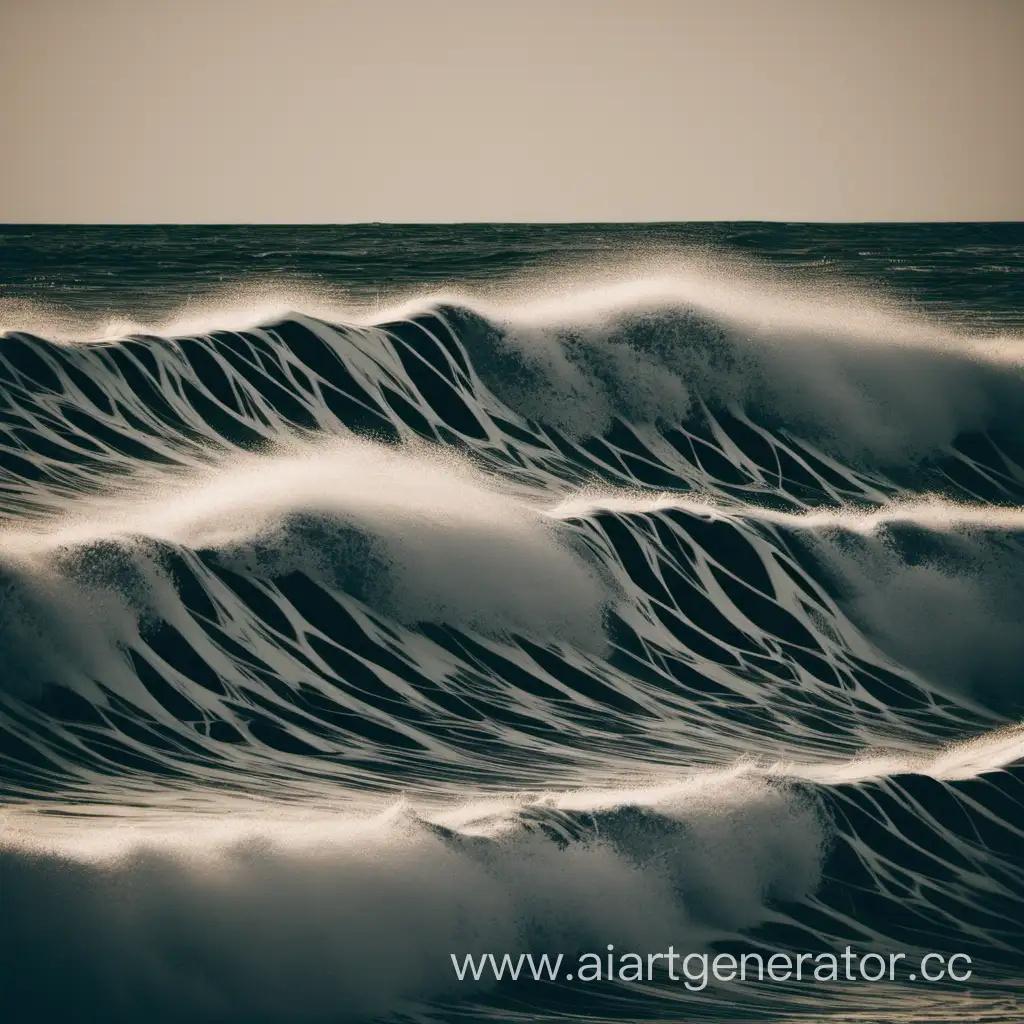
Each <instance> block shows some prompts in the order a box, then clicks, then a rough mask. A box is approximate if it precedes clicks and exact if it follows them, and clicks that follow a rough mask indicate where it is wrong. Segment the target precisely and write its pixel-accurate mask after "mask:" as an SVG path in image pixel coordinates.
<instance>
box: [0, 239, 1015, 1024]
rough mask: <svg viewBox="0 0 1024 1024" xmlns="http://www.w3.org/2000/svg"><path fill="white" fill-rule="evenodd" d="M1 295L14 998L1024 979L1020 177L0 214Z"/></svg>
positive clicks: (863, 1010)
mask: <svg viewBox="0 0 1024 1024" xmlns="http://www.w3.org/2000/svg"><path fill="white" fill-rule="evenodd" d="M0 333H2V337H0V416H2V425H0V782H2V795H0V800H2V804H0V822H2V836H0V945H2V950H0V965H2V966H0V996H2V999H3V1005H4V1007H5V1017H4V1019H5V1020H7V1021H10V1022H11V1024H35V1022H43V1021H47V1022H48V1021H57V1022H75V1024H88V1022H103V1024H116V1022H133V1024H134V1022H138V1021H146V1022H151V1024H179V1022H182V1024H184V1022H189V1024H219V1022H238V1024H242V1022H244V1024H320V1022H324V1024H328V1022H330V1024H336V1022H337V1024H349V1022H352V1024H358V1022H369V1021H381V1022H383V1021H404V1022H410V1024H411V1022H414V1021H415V1022H418V1024H429V1022H435V1024H441V1022H445V1024H448V1022H452V1024H454V1022H472V1021H494V1022H497V1021H502V1022H510V1021H517V1022H526V1021H550V1022H555V1021H563V1022H564V1021H593V1022H599V1021H609V1022H611V1021H621V1022H627V1021H628V1022H636V1021H665V1022H668V1021H687V1022H700V1021H723V1022H740V1021H749V1022H769V1021H805V1022H853V1021H858V1022H862V1024H863V1022H878V1024H882V1022H891V1021H893V1022H894V1021H908V1022H909V1021H915V1022H916V1021H933V1022H939V1021H965V1022H966V1021H991V1022H999V1024H1006V1022H1010V1021H1014V1020H1020V1019H1021V1018H1022V1014H1024V1009H1022V997H1024V981H1022V979H1024V729H1022V728H1021V720H1022V716H1024V670H1022V667H1021V666H1022V665H1024V432H1022V429H1021V427H1022V423H1024V226H1022V225H1020V224H930V225H914V224H905V225H895V224H893V225H884V224H883V225H823V224H822V225H801V224H760V223H749V224H741V223H730V224H653V225H609V224H600V225H441V226H400V225H388V224H371V225H352V226H312V227H309V226H307V227H292V226H201V227H197V226H142V227H129V226H122V227H101V226H67V227H58V226H6V227H0ZM669 949H672V950H674V951H677V952H678V953H679V954H680V955H681V956H690V957H693V959H691V960H689V961H688V964H689V965H690V966H689V968H688V969H689V970H690V971H691V973H690V974H679V975H678V976H676V977H672V976H670V974H669V973H668V971H667V969H665V968H666V962H665V961H655V965H656V967H657V969H656V970H653V971H651V970H648V972H647V975H644V976H643V977H636V976H634V975H631V974H629V972H627V971H624V970H623V969H622V965H623V964H625V963H626V962H627V961H629V957H630V956H634V957H636V958H637V960H638V961H642V962H643V963H647V964H648V966H650V965H649V962H648V959H647V958H648V957H649V956H650V955H657V954H663V953H665V951H667V950H669ZM850 949H852V950H853V951H854V952H856V953H857V954H858V955H859V956H861V957H863V958H864V959H863V963H864V964H865V965H868V964H869V959H868V958H869V957H870V956H874V957H875V959H874V960H871V961H870V968H866V969H865V971H863V972H859V968H858V969H857V970H855V971H854V973H853V975H848V974H843V973H840V975H839V976H838V977H831V978H830V977H827V976H824V975H822V974H819V975H818V976H815V977H809V976H808V975H809V973H810V968H809V967H807V968H805V974H804V976H803V977H801V978H799V979H798V978H796V977H795V976H793V975H792V974H791V973H789V974H786V977H781V973H785V972H780V975H779V976H775V975H769V976H765V977H764V978H763V980H756V979H752V978H747V980H737V979H729V978H721V977H719V976H717V975H716V976H714V977H712V978H711V979H710V981H708V980H707V978H706V977H705V981H706V982H707V983H706V984H700V983H699V982H698V981H696V980H695V979H696V978H697V974H695V973H692V972H693V971H696V970H697V968H698V967H699V966H700V965H701V964H702V963H705V964H706V962H707V960H701V958H702V957H704V958H710V960H712V961H713V960H714V959H715V958H716V957H719V958H721V957H725V958H726V959H728V958H729V957H732V958H734V959H736V960H738V959H739V958H741V957H743V956H747V957H748V958H749V962H750V963H751V964H756V957H761V958H762V959H763V960H764V961H768V960H769V958H770V957H772V956H775V955H780V956H783V957H784V958H788V960H790V961H795V960H796V959H797V957H798V955H800V954H806V955H807V960H806V961H804V962H805V963H810V964H827V963H828V962H829V960H828V958H829V957H832V958H833V959H834V958H835V957H836V956H839V955H841V954H843V953H844V951H847V950H850ZM487 954H492V955H493V956H494V957H495V961H496V962H500V961H501V959H502V957H503V956H504V955H505V954H508V955H509V957H510V958H511V959H510V961H509V963H510V964H512V963H514V962H518V958H519V957H520V955H525V954H530V955H531V956H533V957H537V958H539V957H540V956H541V955H543V954H548V955H549V957H550V958H551V959H552V960H553V959H554V958H555V957H557V956H559V955H561V956H562V957H563V958H564V960H563V967H562V968H561V973H560V974H559V976H558V977H557V978H551V977H550V976H548V977H545V978H542V979H539V980H534V978H533V977H531V976H528V975H529V970H528V969H527V970H525V971H523V972H521V973H520V976H519V977H518V978H513V977H511V968H510V969H509V970H508V971H506V972H505V973H504V975H503V976H502V977H501V978H500V979H495V978H494V977H493V976H492V974H493V972H491V974H489V973H488V972H487V971H482V972H477V973H478V974H479V977H477V978H473V977H472V976H465V977H462V978H461V979H460V976H459V974H460V970H459V967H458V965H459V964H460V963H461V964H464V963H465V961H464V958H465V957H466V956H473V957H483V956H486V955H487ZM598 954H599V956H598ZM928 954H933V959H932V961H931V963H932V965H935V964H939V965H941V966H943V967H945V966H948V967H949V971H948V972H946V971H942V972H940V973H941V974H942V976H941V977H938V976H935V977H933V976H932V975H929V974H928V973H927V972H924V971H923V970H922V969H923V968H924V966H925V958H926V956H927V955H928ZM587 956H591V957H593V958H594V960H593V961H591V962H594V961H596V962H597V963H598V964H599V965H600V970H599V972H598V974H599V976H598V977H592V978H586V979H584V977H583V972H582V970H581V969H580V967H579V965H582V963H583V962H584V960H583V958H585V957H587ZM893 956H895V957H896V958H897V961H898V963H897V961H893V960H891V958H892V957H893ZM958 956H959V959H958V960H954V958H955V957H958ZM821 958H823V959H821ZM936 958H938V959H936ZM613 960H614V963H613ZM606 961H607V963H608V970H605V969H604V964H605V963H606ZM629 962H633V961H629ZM668 962H669V963H670V962H671V961H668ZM954 962H955V963H957V964H958V968H957V971H958V973H954V969H953V964H954ZM481 963H482V961H481ZM840 964H842V961H840ZM876 964H884V965H887V967H888V969H889V970H888V973H887V974H886V975H885V976H884V977H880V978H879V979H878V980H874V975H875V974H876V973H877V971H876V969H875V965H876ZM894 964H896V966H895V967H894V966H893V965H894ZM965 965H969V971H968V976H967V977H964V975H963V971H964V968H965ZM752 969H753V968H752ZM574 970H575V972H576V974H577V975H578V976H574V977H573V978H571V979H570V978H569V974H570V973H572V972H573V971H574ZM679 970H682V969H681V968H679ZM840 970H842V968H840ZM462 973H463V974H465V971H463V972H462ZM471 973H472V972H471ZM648 975H649V976H648ZM687 979H689V980H690V983H689V984H687Z"/></svg>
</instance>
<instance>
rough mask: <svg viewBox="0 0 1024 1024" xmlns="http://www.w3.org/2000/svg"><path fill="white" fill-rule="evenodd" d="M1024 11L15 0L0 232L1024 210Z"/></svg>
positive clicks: (1019, 4)
mask: <svg viewBox="0 0 1024 1024" xmlns="http://www.w3.org/2000/svg"><path fill="white" fill-rule="evenodd" d="M1022 53H1024V0H0V140H2V143H0V144H2V151H0V222H17V221H50V222H66V221H93V222H118V221H136V222H154V221H160V222H170V221H186V222H190V221H192V222H204V221H205V222H209V221H214V222H222V223H224V222H260V221H265V222H274V221H277V222H293V223H303V222H322V221H327V222H351V221H370V220H381V221H420V222H425V221H598V220H618V221H622V220H636V221H644V220H706V219H724V220H733V219H764V220H935V219H937V220H972V219H979V220H981V219H996V220H1000V219H1002V220H1016V219H1024V115H1022V109H1024V60H1022V58H1021V54H1022Z"/></svg>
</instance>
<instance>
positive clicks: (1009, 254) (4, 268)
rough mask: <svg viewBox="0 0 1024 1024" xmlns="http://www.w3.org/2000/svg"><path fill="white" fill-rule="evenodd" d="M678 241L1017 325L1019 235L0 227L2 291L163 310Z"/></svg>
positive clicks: (364, 287)
mask: <svg viewBox="0 0 1024 1024" xmlns="http://www.w3.org/2000/svg"><path fill="white" fill-rule="evenodd" d="M678 247H687V248H689V247H696V248H699V249H707V250H711V251H714V252H729V253H735V254H741V255H743V256H748V257H752V258H754V259H756V260H758V261H765V262H766V263H768V264H769V265H770V266H773V267H777V268H785V269H787V270H790V271H797V272H800V273H802V274H805V275H807V276H809V277H811V278H812V279H814V280H817V281H822V282H826V283H827V282H828V281H830V280H835V279H842V280H854V281H858V282H861V283H864V284H867V285H870V286H873V287H877V288H880V289H883V290H885V291H888V292H892V293H895V294H897V295H898V296H899V297H900V298H901V299H902V300H903V301H904V302H905V303H907V304H908V305H911V306H924V307H926V308H928V309H931V310H935V311H936V312H939V313H941V314H942V315H943V316H945V317H947V318H949V319H951V320H954V321H957V322H964V323H969V324H970V325H971V327H972V329H975V330H979V331H992V330H998V329H1003V328H1019V327H1020V326H1021V325H1022V313H1021V293H1022V291H1024V278H1022V276H1021V275H1022V274H1024V256H1022V253H1024V225H1021V224H1017V223H1007V224H998V223H996V224H839V225H835V224H774V223H772V224H766V223H724V224H722V223H707V224H651V225H634V224H585V225H561V224H552V225H533V224H455V225H433V224H424V225H394V224H355V225H342V226H335V225H313V226H310V225H305V226H291V225H229V226H213V225H211V226H198V227H197V226H194V225H140V226H133V227H127V226H122V227H109V226H102V225H99V226H90V225H82V226H75V227H66V226H48V225H6V226H0V296H5V297H10V298H29V299H42V300H44V301H46V302H47V303H54V304H60V305H65V304H66V305H67V306H69V307H71V308H74V309H79V310H96V311H99V312H101V313H103V314H110V313H128V312H131V313H132V314H134V315H136V316H146V315H153V314H163V313H165V312H167V311H168V310H170V309H174V308H176V307H178V306H179V305H180V303H181V302H182V300H183V299H186V300H187V299H188V298H192V299H194V300H199V299H201V298H202V297H203V296H205V295H207V294H209V293H211V292H216V291H217V290H218V289H219V288H221V287H223V286H224V285H226V284H231V283H234V282H237V281H245V282H248V283H265V284H268V285H274V286H279V285H281V284H282V283H285V284H288V283H291V284H303V283H310V282H312V283H317V284H325V285H331V286H336V287H342V288H345V289H346V290H347V291H349V292H351V293H354V294H356V295H360V296H364V297H365V296H371V295H372V296H374V297H375V296H377V295H378V294H379V293H380V292H384V293H385V294H387V293H388V291H389V290H391V289H403V290H405V289H411V290H414V291H415V290H423V291H430V290H433V289H436V288H438V287H439V286H445V285H456V286H461V285H466V284H476V283H483V282H489V281H493V280H495V279H499V280H500V279H501V278H503V277H505V276H507V275H510V274H519V273H523V272H529V271H534V272H537V271H539V272H544V271H547V270H550V269H552V268H556V269H557V268H558V267H559V266H562V265H564V264H565V263H566V262H570V263H577V262H583V263H587V264H598V265H601V264H608V263H612V264H614V263H615V262H617V261H618V260H619V259H620V258H621V257H622V255H623V253H624V252H625V253H632V252H635V251H636V250H638V249H639V250H647V251H653V252H655V253H657V252H662V251H673V250H675V249H676V248H678Z"/></svg>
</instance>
